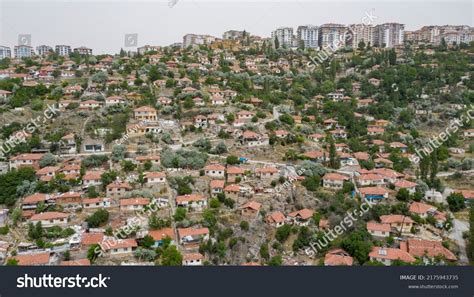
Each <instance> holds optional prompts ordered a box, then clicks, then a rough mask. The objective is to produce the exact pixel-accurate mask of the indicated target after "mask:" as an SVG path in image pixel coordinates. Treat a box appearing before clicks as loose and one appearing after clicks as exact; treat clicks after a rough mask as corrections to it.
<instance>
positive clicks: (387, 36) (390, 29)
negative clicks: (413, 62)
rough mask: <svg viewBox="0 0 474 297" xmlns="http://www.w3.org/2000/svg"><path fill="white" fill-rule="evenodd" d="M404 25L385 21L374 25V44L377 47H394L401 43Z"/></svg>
mask: <svg viewBox="0 0 474 297" xmlns="http://www.w3.org/2000/svg"><path fill="white" fill-rule="evenodd" d="M404 31H405V25H403V24H399V23H385V24H380V25H377V26H375V29H374V45H375V46H377V47H385V48H387V47H394V46H397V45H402V44H403V42H404V36H405V32H404Z"/></svg>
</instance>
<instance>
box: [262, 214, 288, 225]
mask: <svg viewBox="0 0 474 297" xmlns="http://www.w3.org/2000/svg"><path fill="white" fill-rule="evenodd" d="M285 221H286V217H285V215H284V214H283V213H282V212H281V211H275V212H272V213H271V214H269V215H267V216H266V217H265V222H266V223H267V224H270V225H271V226H273V227H276V228H278V227H281V226H283V225H284V224H285Z"/></svg>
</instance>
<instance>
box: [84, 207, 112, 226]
mask: <svg viewBox="0 0 474 297" xmlns="http://www.w3.org/2000/svg"><path fill="white" fill-rule="evenodd" d="M108 220H109V212H108V211H107V210H105V209H99V210H97V211H96V212H94V213H93V214H92V215H90V216H89V217H87V218H86V222H87V225H88V226H89V228H97V227H99V226H100V225H101V224H103V223H105V222H107V221H108Z"/></svg>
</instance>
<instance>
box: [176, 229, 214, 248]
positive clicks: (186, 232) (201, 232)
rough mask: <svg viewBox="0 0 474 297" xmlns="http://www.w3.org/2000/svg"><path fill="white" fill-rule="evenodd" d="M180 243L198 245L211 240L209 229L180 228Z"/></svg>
mask: <svg viewBox="0 0 474 297" xmlns="http://www.w3.org/2000/svg"><path fill="white" fill-rule="evenodd" d="M178 238H179V243H180V244H182V245H196V244H200V243H201V242H203V241H206V240H208V239H209V229H208V228H178Z"/></svg>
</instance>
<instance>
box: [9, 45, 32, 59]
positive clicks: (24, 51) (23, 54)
mask: <svg viewBox="0 0 474 297" xmlns="http://www.w3.org/2000/svg"><path fill="white" fill-rule="evenodd" d="M13 51H14V54H15V58H20V59H21V58H29V57H31V56H33V55H34V53H35V52H34V50H33V47H32V46H29V45H15V47H14V48H13Z"/></svg>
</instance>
